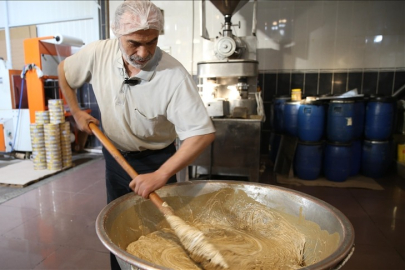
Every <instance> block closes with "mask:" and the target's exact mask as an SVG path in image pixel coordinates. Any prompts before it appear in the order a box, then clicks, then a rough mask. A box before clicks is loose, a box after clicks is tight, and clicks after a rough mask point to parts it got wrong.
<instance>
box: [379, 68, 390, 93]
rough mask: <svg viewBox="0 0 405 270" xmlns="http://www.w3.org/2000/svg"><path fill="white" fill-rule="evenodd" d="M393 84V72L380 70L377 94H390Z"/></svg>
mask: <svg viewBox="0 0 405 270" xmlns="http://www.w3.org/2000/svg"><path fill="white" fill-rule="evenodd" d="M393 86H394V72H393V71H392V72H380V73H379V74H378V89H377V94H378V95H383V96H391V95H392V87H393Z"/></svg>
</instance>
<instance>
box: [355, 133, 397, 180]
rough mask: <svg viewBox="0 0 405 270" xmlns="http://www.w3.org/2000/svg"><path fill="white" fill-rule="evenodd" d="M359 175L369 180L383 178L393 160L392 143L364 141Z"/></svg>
mask: <svg viewBox="0 0 405 270" xmlns="http://www.w3.org/2000/svg"><path fill="white" fill-rule="evenodd" d="M362 150H363V151H362V166H361V173H362V174H363V175H364V176H367V177H371V178H380V177H383V176H384V175H385V174H386V173H387V172H388V169H389V167H390V165H391V162H392V161H393V160H394V155H393V143H392V141H370V140H364V141H363V147H362Z"/></svg>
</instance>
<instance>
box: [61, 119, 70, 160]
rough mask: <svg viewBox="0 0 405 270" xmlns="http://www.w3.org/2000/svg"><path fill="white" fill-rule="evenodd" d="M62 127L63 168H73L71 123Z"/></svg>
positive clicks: (63, 124) (66, 123)
mask: <svg viewBox="0 0 405 270" xmlns="http://www.w3.org/2000/svg"><path fill="white" fill-rule="evenodd" d="M59 125H60V147H61V149H62V166H63V167H70V166H72V147H71V144H70V123H69V122H65V123H62V124H59Z"/></svg>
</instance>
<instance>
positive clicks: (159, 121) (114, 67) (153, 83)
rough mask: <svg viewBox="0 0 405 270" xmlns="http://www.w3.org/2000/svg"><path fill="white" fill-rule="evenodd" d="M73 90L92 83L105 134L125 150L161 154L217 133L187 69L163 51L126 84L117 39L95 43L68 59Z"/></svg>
mask: <svg viewBox="0 0 405 270" xmlns="http://www.w3.org/2000/svg"><path fill="white" fill-rule="evenodd" d="M64 69H65V76H66V80H67V82H68V84H69V85H70V87H71V88H73V89H77V88H79V87H81V86H82V85H83V84H84V83H91V84H92V87H93V91H94V94H95V96H96V99H97V103H98V105H99V108H100V112H101V119H102V123H103V129H104V133H105V134H106V136H107V137H109V138H110V139H111V141H112V142H113V143H114V145H115V146H116V147H117V148H118V149H120V150H123V151H143V150H145V149H152V150H156V149H162V148H164V147H166V146H168V145H169V144H170V143H172V142H173V141H174V140H175V138H176V136H178V137H179V139H180V140H184V139H186V138H189V137H192V136H197V135H204V134H208V133H213V132H215V129H214V126H213V124H212V121H211V118H210V117H209V115H208V113H207V111H206V108H205V106H204V104H203V102H202V100H201V97H200V96H199V94H198V91H197V86H196V84H195V83H194V81H193V79H192V78H191V76H190V74H189V73H188V72H187V70H186V69H185V68H184V67H183V66H182V65H181V64H180V63H179V62H178V61H177V60H176V59H174V58H173V57H172V56H170V55H169V54H167V53H165V52H163V51H161V50H160V49H159V47H157V48H156V52H155V54H154V56H153V58H152V59H151V60H150V62H149V63H148V64H147V65H146V66H145V68H143V69H142V70H141V72H140V73H138V74H137V75H136V76H135V77H133V78H131V79H139V81H140V82H139V84H136V85H129V84H125V83H124V79H125V78H126V72H125V68H124V64H123V59H122V54H121V51H120V49H119V41H118V39H111V40H102V41H95V42H92V43H90V44H88V45H87V46H85V47H83V48H82V49H81V50H80V51H78V52H77V53H76V54H74V55H72V56H70V57H68V58H66V59H65V63H64Z"/></svg>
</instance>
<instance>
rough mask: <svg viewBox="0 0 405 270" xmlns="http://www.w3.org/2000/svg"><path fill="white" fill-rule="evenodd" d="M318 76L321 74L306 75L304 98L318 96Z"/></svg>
mask: <svg viewBox="0 0 405 270" xmlns="http://www.w3.org/2000/svg"><path fill="white" fill-rule="evenodd" d="M318 75H319V73H306V74H305V86H304V91H303V96H316V95H318Z"/></svg>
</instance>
